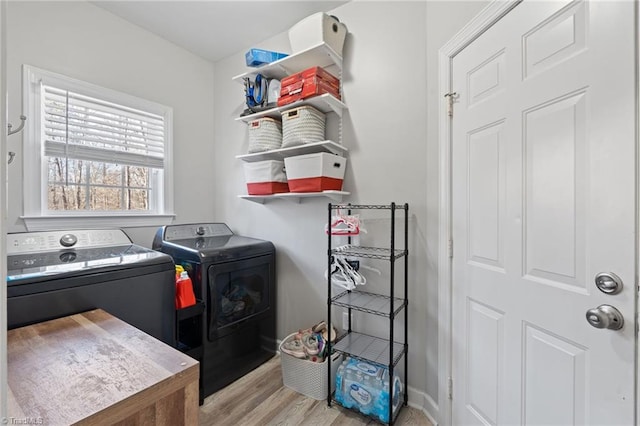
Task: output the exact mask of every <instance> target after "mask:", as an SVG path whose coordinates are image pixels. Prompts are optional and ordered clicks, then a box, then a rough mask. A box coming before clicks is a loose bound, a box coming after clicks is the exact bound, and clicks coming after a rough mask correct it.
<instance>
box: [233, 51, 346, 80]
mask: <svg viewBox="0 0 640 426" xmlns="http://www.w3.org/2000/svg"><path fill="white" fill-rule="evenodd" d="M330 65H337V66H338V67H340V69H342V57H341V56H340V55H338V54H337V53H336V52H335V50H333V49H332V48H331V47H329V45H327V44H326V43H320V44H318V45H316V46H313V47H311V48H309V49H306V50H303V51H301V52H298V53H294V54H293V55H289V56H287V57H286V58H282V59H279V60H277V61H275V62H271V63H269V64H265V65H263V66H261V67H259V68H255V69H253V70H251V71H247V72H245V73H243V74H240V75H237V76H235V77H233V78H232V80H233V81H237V82H238V83H241V84H242V83H243V80H242V79H243V78H244V77H249V78H251V79H252V80H253V79H255V76H256V75H257V74H262V75H263V76H265V77H267V78H277V79H278V80H279V79H281V78H283V77H286V76H288V75H290V74H294V73H296V72H299V71H302V70H304V69H306V68H309V67H313V66H319V67H328V66H330Z"/></svg>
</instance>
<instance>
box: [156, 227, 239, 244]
mask: <svg viewBox="0 0 640 426" xmlns="http://www.w3.org/2000/svg"><path fill="white" fill-rule="evenodd" d="M231 235H233V232H231V229H229V227H228V226H227V225H225V224H224V223H195V224H189V225H171V226H167V227H166V228H165V231H164V240H165V241H175V240H185V239H187V238H197V237H202V238H207V237H228V236H231Z"/></svg>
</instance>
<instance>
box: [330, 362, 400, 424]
mask: <svg viewBox="0 0 640 426" xmlns="http://www.w3.org/2000/svg"><path fill="white" fill-rule="evenodd" d="M393 383H394V386H393V408H392V409H393V413H395V412H396V410H397V409H398V406H399V405H400V396H401V394H402V382H401V381H400V378H399V377H398V376H397V375H395V374H394V379H393ZM335 399H336V401H338V402H339V403H340V404H341V405H343V406H344V407H347V408H357V409H358V410H359V411H360V412H361V413H362V414H366V415H369V416H373V417H377V418H378V419H379V420H380V421H381V422H383V423H389V370H388V369H387V368H386V367H382V366H379V365H374V364H369V363H366V362H364V361H359V360H356V359H353V358H347V359H346V360H345V361H343V363H342V365H340V367H338V372H337V373H336V393H335Z"/></svg>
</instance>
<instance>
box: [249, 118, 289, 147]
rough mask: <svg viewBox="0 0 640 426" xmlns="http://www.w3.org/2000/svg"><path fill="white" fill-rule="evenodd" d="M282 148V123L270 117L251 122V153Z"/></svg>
mask: <svg viewBox="0 0 640 426" xmlns="http://www.w3.org/2000/svg"><path fill="white" fill-rule="evenodd" d="M280 148H282V124H280V122H279V121H278V120H275V119H273V118H270V117H263V118H259V119H257V120H253V121H252V122H250V123H249V154H252V153H254V152H263V151H271V150H272V149H280Z"/></svg>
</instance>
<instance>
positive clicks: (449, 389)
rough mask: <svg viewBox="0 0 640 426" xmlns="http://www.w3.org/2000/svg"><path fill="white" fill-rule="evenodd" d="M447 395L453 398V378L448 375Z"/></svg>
mask: <svg viewBox="0 0 640 426" xmlns="http://www.w3.org/2000/svg"><path fill="white" fill-rule="evenodd" d="M447 395H448V397H449V399H451V400H452V399H453V378H452V377H449V383H448V384H447Z"/></svg>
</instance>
